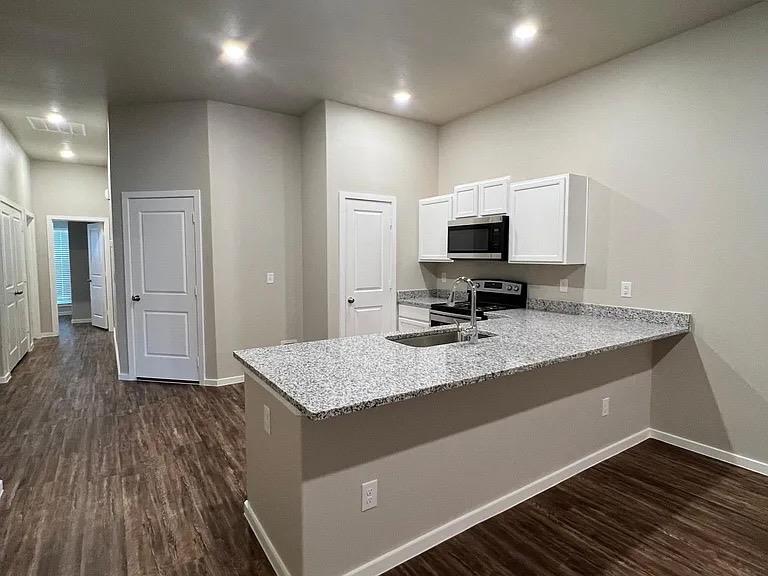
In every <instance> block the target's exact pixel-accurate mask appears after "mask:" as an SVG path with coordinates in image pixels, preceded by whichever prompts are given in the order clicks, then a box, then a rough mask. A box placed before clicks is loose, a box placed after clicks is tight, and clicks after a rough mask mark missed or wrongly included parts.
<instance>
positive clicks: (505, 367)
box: [234, 309, 688, 420]
mask: <svg viewBox="0 0 768 576" xmlns="http://www.w3.org/2000/svg"><path fill="white" fill-rule="evenodd" d="M478 326H479V328H480V329H481V330H482V331H484V332H490V333H493V334H496V335H497V336H496V337H493V338H485V339H483V340H481V341H480V342H479V343H478V344H475V345H472V344H467V343H456V344H446V345H443V346H434V347H431V348H413V347H410V346H405V345H403V344H398V343H397V342H393V341H391V340H388V339H386V338H385V337H384V336H355V337H351V338H337V339H333V340H321V341H317V342H304V343H300V344H290V345H286V346H276V347H272V348H254V349H250V350H241V351H238V352H235V353H234V355H235V358H237V359H238V360H240V362H242V363H243V365H244V366H245V367H246V368H248V369H249V370H251V371H252V372H253V373H254V374H256V375H257V376H259V377H260V378H261V379H262V380H264V382H265V383H266V384H267V385H269V386H270V387H272V388H273V389H274V391H275V392H276V393H277V394H279V395H280V396H282V397H283V398H285V399H286V400H287V401H288V402H289V403H290V404H291V405H293V406H294V407H295V408H296V410H297V411H298V412H300V413H301V414H303V415H305V416H306V417H308V418H309V419H312V420H322V419H324V418H330V417H333V416H339V415H342V414H346V413H349V412H354V411H357V410H365V409H367V408H372V407H374V406H380V405H383V404H389V403H391V402H398V401H401V400H406V399H408V398H414V397H417V396H424V395H427V394H432V393H434V392H439V391H441V390H448V389H450V388H457V387H459V386H466V385H469V384H474V383H477V382H482V381H484V380H488V379H490V378H496V377H499V376H505V375H509V374H514V373H516V372H523V371H526V370H532V369H535V368H539V367H542V366H547V365H549V364H554V363H557V362H564V361H566V360H574V359H576V358H581V357H584V356H588V355H591V354H598V353H600V352H606V351H609V350H615V349H618V348H623V347H626V346H632V345H635V344H640V343H643V342H650V341H653V340H659V339H662V338H668V337H670V336H675V335H679V334H685V333H686V332H688V328H687V327H683V326H680V325H676V324H659V323H653V322H644V321H641V320H626V319H617V318H605V317H600V316H593V315H588V314H581V315H574V314H558V313H553V312H544V311H539V310H528V309H526V310H509V311H505V312H504V313H503V314H492V318H489V319H488V320H485V321H483V322H480V323H478ZM430 331H434V332H440V331H445V329H444V328H433V329H431V330H430Z"/></svg>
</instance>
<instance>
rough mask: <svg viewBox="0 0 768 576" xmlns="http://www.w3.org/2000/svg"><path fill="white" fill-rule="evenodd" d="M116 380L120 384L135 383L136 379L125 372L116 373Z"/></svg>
mask: <svg viewBox="0 0 768 576" xmlns="http://www.w3.org/2000/svg"><path fill="white" fill-rule="evenodd" d="M117 379H118V380H120V381H121V382H135V381H136V378H135V377H134V376H131V375H130V374H128V373H127V372H118V373H117Z"/></svg>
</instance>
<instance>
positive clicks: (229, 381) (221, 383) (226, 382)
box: [200, 374, 245, 386]
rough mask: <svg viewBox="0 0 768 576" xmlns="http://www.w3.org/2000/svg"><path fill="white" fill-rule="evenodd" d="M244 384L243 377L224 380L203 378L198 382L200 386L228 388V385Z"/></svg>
mask: <svg viewBox="0 0 768 576" xmlns="http://www.w3.org/2000/svg"><path fill="white" fill-rule="evenodd" d="M243 382H245V375H243V374H241V375H240V376H227V377H226V378H205V379H204V380H203V381H201V382H200V385H201V386H229V385H230V384H242V383H243Z"/></svg>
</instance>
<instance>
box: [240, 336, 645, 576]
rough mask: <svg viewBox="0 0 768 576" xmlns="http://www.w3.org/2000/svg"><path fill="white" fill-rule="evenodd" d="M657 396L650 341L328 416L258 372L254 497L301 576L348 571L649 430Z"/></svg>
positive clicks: (253, 385)
mask: <svg viewBox="0 0 768 576" xmlns="http://www.w3.org/2000/svg"><path fill="white" fill-rule="evenodd" d="M606 396H610V398H611V413H610V415H609V416H606V417H602V416H601V405H602V398H604V397H606ZM650 396H651V348H650V346H649V345H646V346H636V347H632V348H628V349H625V350H619V351H614V352H609V353H605V354H600V355H597V356H592V357H588V358H583V359H580V360H576V361H573V362H566V363H563V364H558V365H554V366H548V367H546V368H542V369H540V370H534V371H532V372H527V373H522V374H516V375H513V376H509V377H505V378H499V379H496V380H491V381H488V382H483V383H481V384H475V385H471V386H466V387H463V388H458V389H454V390H449V391H445V392H440V393H437V394H432V395H430V396H427V397H422V398H414V399H410V400H406V401H404V402H399V403H395V404H391V405H387V406H383V407H379V408H374V409H370V410H365V411H362V412H357V413H354V414H349V415H345V416H339V417H336V418H330V419H328V420H322V421H314V422H313V421H310V420H308V419H306V418H305V417H303V416H296V415H294V414H292V413H290V412H289V411H288V409H287V408H286V407H285V405H284V404H283V402H282V401H281V400H278V399H277V398H276V396H275V395H274V394H273V393H271V392H267V391H266V390H265V388H264V387H263V385H261V384H259V383H258V382H257V381H255V380H251V379H250V378H249V379H247V381H246V421H247V423H248V426H247V432H246V434H247V436H246V450H247V459H248V466H247V470H248V477H247V491H248V502H249V504H250V505H251V507H252V508H253V510H254V512H255V513H256V515H257V516H258V518H259V521H260V522H261V524H262V525H263V526H264V528H265V529H266V531H267V533H268V534H269V537H270V539H271V541H272V543H273V544H274V545H275V546H276V547H277V549H278V551H279V552H280V554H281V556H282V557H283V559H284V561H285V562H286V564H287V565H288V568H289V569H290V571H291V573H292V574H294V575H296V576H302V574H304V575H309V574H311V575H313V576H332V575H338V574H345V573H347V572H348V571H349V570H351V569H353V568H355V567H358V566H360V565H361V564H363V563H365V562H368V561H370V560H372V559H374V558H377V557H378V556H380V555H382V554H384V553H386V552H388V551H390V550H392V549H394V548H397V547H398V546H400V545H402V544H405V543H407V542H409V541H411V540H414V539H415V538H417V537H419V536H421V535H423V534H424V533H426V532H428V531H430V530H432V529H434V528H437V527H439V526H442V525H444V524H446V523H448V522H450V521H451V520H454V519H456V518H458V517H460V516H462V515H464V514H465V513H467V512H469V511H472V510H475V509H477V508H479V507H481V506H483V505H485V504H488V503H489V502H492V501H494V500H496V499H497V498H500V497H502V496H506V495H508V494H510V493H511V492H513V491H515V490H517V489H520V488H522V487H524V486H525V485H527V484H529V483H531V482H533V481H535V480H538V479H541V478H542V477H544V476H546V475H548V474H551V473H552V472H555V471H557V470H559V469H561V468H563V467H565V466H567V465H569V464H572V463H574V462H576V461H577V460H579V459H581V458H583V457H585V456H587V455H589V454H592V453H593V452H595V451H597V450H600V449H602V448H605V447H607V446H609V445H611V444H613V443H615V442H617V441H619V440H623V439H625V438H627V437H629V436H631V435H632V434H635V433H638V432H641V431H643V430H645V429H646V428H648V426H649V425H650V414H649V406H650ZM264 404H266V405H268V406H269V407H270V410H271V429H272V433H271V435H269V436H267V435H266V434H265V432H264V430H263V428H262V414H263V405H264ZM372 479H377V480H378V494H379V502H378V507H376V508H374V509H372V510H369V511H366V512H365V513H361V512H360V484H361V483H362V482H366V481H368V480H372ZM299 488H300V492H299ZM299 505H300V508H299ZM329 527H332V528H333V529H329Z"/></svg>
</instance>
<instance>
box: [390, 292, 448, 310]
mask: <svg viewBox="0 0 768 576" xmlns="http://www.w3.org/2000/svg"><path fill="white" fill-rule="evenodd" d="M449 294H450V291H449V290H443V289H440V288H437V289H436V288H432V289H430V290H426V289H424V290H398V291H397V303H398V304H404V305H406V306H416V307H417V308H429V307H430V306H431V305H432V304H442V303H444V302H447V301H448V295H449Z"/></svg>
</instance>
